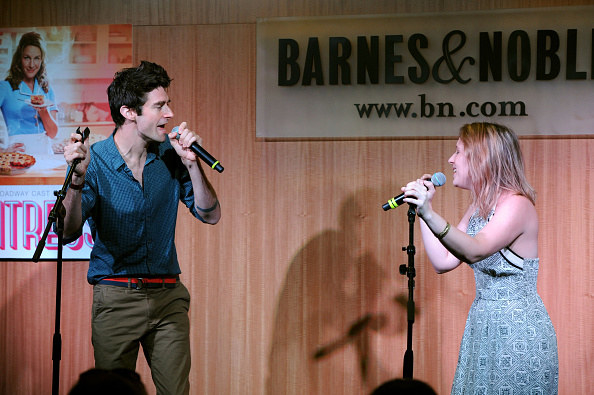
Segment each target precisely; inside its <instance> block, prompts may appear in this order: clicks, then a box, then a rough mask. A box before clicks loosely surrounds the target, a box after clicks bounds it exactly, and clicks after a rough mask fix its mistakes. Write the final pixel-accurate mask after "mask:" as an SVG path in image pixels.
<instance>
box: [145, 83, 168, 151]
mask: <svg viewBox="0 0 594 395" xmlns="http://www.w3.org/2000/svg"><path fill="white" fill-rule="evenodd" d="M169 102H170V100H169V96H168V95H167V92H166V91H165V89H163V88H162V87H159V88H157V89H154V90H152V91H150V92H149V93H148V94H147V100H146V103H144V105H143V106H142V115H137V116H136V127H137V129H138V133H139V134H140V135H141V137H142V138H143V139H145V140H146V141H158V142H163V141H165V139H166V138H167V131H166V130H165V125H166V124H167V122H169V120H170V119H171V118H172V117H173V111H171V108H170V107H169Z"/></svg>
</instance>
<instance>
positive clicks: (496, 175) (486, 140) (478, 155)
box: [460, 122, 536, 218]
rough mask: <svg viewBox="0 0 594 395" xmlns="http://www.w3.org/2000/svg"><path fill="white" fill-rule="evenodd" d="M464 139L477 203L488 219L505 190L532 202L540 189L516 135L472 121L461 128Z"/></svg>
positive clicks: (473, 199) (461, 137)
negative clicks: (534, 183) (529, 172)
mask: <svg viewBox="0 0 594 395" xmlns="http://www.w3.org/2000/svg"><path fill="white" fill-rule="evenodd" d="M460 140H461V141H462V144H464V152H465V155H466V159H467V161H468V170H469V174H470V181H471V184H472V186H471V196H472V201H473V204H474V205H475V206H476V207H477V208H478V210H479V215H480V216H482V217H483V218H487V216H488V215H489V212H490V211H491V210H492V209H493V208H494V207H495V204H496V203H497V199H498V198H499V196H500V195H501V193H502V192H503V191H510V192H513V193H515V194H518V195H521V196H525V197H527V198H528V199H529V200H530V201H531V202H532V204H534V203H535V200H536V192H535V191H534V189H533V188H532V186H531V185H530V184H529V183H528V180H526V175H525V174H524V160H523V159H522V151H521V149H520V143H519V141H518V137H517V136H516V134H515V133H514V132H513V131H512V130H511V129H509V128H507V127H505V126H502V125H498V124H494V123H486V122H480V123H478V122H477V123H471V124H466V125H464V126H462V128H461V129H460Z"/></svg>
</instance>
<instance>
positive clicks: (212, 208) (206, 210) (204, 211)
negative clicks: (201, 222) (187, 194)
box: [195, 199, 219, 213]
mask: <svg viewBox="0 0 594 395" xmlns="http://www.w3.org/2000/svg"><path fill="white" fill-rule="evenodd" d="M218 205H219V199H217V200H216V202H215V204H213V205H212V207H209V208H202V207H200V206H198V205H197V204H195V206H196V208H197V209H198V210H200V211H202V212H203V213H208V212H210V211H212V210H214V209H215V208H217V206H218Z"/></svg>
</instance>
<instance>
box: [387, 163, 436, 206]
mask: <svg viewBox="0 0 594 395" xmlns="http://www.w3.org/2000/svg"><path fill="white" fill-rule="evenodd" d="M431 182H432V183H433V185H435V186H436V187H440V186H442V185H443V184H445V183H446V176H445V174H443V173H442V172H439V171H438V172H437V173H434V174H433V175H432V176H431ZM403 202H404V193H401V194H400V195H398V196H396V197H393V198H392V199H390V200H388V202H387V203H384V205H383V206H382V208H383V209H384V211H388V210H390V209H392V208H396V207H398V206H400V205H401V204H402V203H403Z"/></svg>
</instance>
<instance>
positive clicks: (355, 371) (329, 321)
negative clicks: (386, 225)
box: [266, 189, 406, 395]
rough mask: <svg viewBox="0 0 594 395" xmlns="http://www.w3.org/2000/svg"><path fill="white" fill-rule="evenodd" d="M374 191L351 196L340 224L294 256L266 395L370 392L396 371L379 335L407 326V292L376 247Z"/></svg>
mask: <svg viewBox="0 0 594 395" xmlns="http://www.w3.org/2000/svg"><path fill="white" fill-rule="evenodd" d="M374 195H375V194H374V192H373V191H372V190H368V189H365V190H361V191H357V192H356V193H354V194H353V195H351V196H349V197H347V198H346V199H345V200H344V201H343V202H342V204H341V206H340V214H339V228H338V229H327V230H324V231H322V232H320V233H319V234H317V235H315V236H314V237H313V238H311V239H310V240H309V241H308V242H307V243H306V244H305V245H304V246H303V247H302V248H301V249H300V250H299V251H298V252H297V253H296V255H295V256H294V258H293V260H292V261H291V263H290V266H289V269H288V272H287V275H286V278H285V283H284V286H283V289H282V290H281V293H280V294H279V297H278V304H277V310H276V315H275V322H274V329H273V339H272V346H271V352H270V358H269V364H268V369H269V376H268V380H267V384H266V386H267V394H268V395H273V394H281V393H282V394H331V393H337V391H338V392H341V393H342V391H341V388H336V385H337V384H339V385H344V387H345V388H351V389H352V391H353V393H357V394H358V393H361V392H365V393H369V392H371V390H372V389H373V388H376V387H377V386H378V385H380V384H381V383H382V382H384V381H386V380H387V379H389V378H392V377H394V374H393V368H394V367H393V366H390V367H386V366H382V362H381V358H379V357H378V353H379V351H381V350H378V349H377V345H376V343H377V342H374V341H373V339H374V336H376V335H381V336H397V335H398V336H400V335H401V334H402V333H405V332H406V309H405V306H406V296H404V295H403V294H401V295H395V294H394V293H395V292H396V290H395V288H394V287H392V286H391V283H390V278H389V277H390V276H389V275H388V273H386V270H385V269H384V268H383V267H382V265H380V264H379V263H378V262H377V261H376V258H375V256H374V254H373V252H372V251H370V245H371V243H372V242H373V243H375V242H376V240H375V236H374V235H376V234H377V230H376V229H377V226H378V224H377V223H376V222H377V221H375V220H374V219H373V218H375V217H374V216H373V215H370V213H375V212H378V213H380V212H381V210H378V207H377V201H379V200H378V198H377V197H376V196H374ZM370 204H373V206H372V207H371V206H370ZM374 230H375V232H374ZM403 343H404V344H403V348H402V350H404V348H405V343H406V339H405V338H404V341H403ZM399 358H400V357H399Z"/></svg>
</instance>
